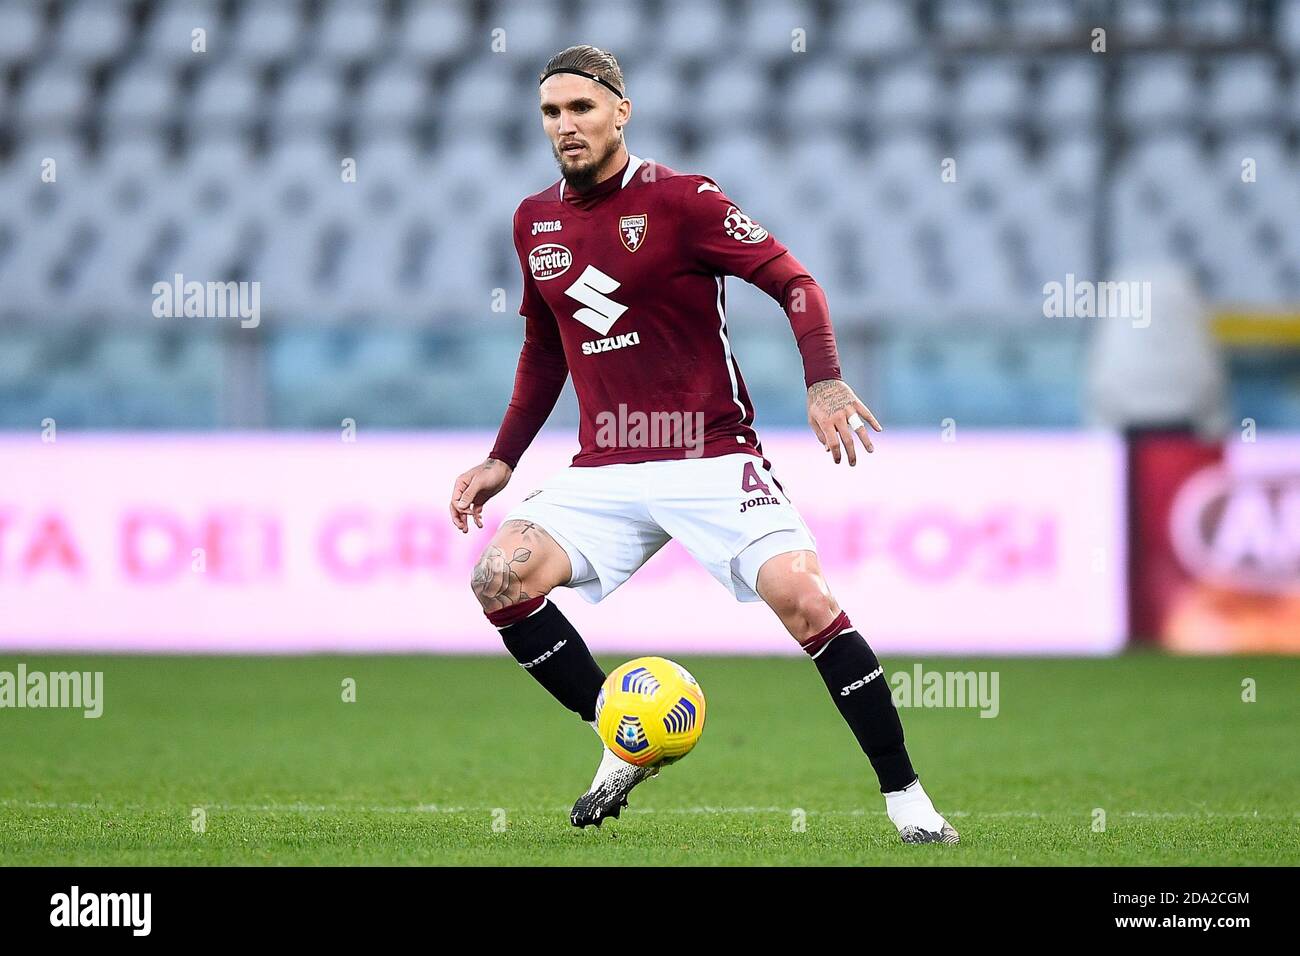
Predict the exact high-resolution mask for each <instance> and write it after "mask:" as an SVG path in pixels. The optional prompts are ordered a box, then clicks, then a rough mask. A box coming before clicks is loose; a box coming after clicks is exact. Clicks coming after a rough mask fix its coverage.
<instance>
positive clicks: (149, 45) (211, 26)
mask: <svg viewBox="0 0 1300 956" xmlns="http://www.w3.org/2000/svg"><path fill="white" fill-rule="evenodd" d="M284 6H286V7H287V6H288V4H284ZM196 29H202V30H204V31H206V41H205V42H206V46H207V52H206V53H203V54H199V53H196V52H195V51H194V46H193V44H194V31H195V30H196ZM229 46H230V44H229V35H228V27H227V25H226V24H225V22H224V21H223V19H222V17H221V7H220V5H219V4H218V3H216V2H214V0H206V2H204V0H172V2H169V3H165V4H162V5H160V6H158V7H156V8H155V13H154V16H153V17H152V18H151V19H150V21H149V22H148V24H147V26H146V28H145V37H144V48H145V50H146V51H147V53H148V56H149V57H150V58H151V59H156V60H160V61H165V62H171V63H176V64H180V63H182V62H186V61H193V60H194V58H195V57H197V56H205V57H215V56H218V55H220V54H221V53H224V52H225V51H226V50H228V49H229Z"/></svg>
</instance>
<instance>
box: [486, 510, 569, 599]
mask: <svg viewBox="0 0 1300 956" xmlns="http://www.w3.org/2000/svg"><path fill="white" fill-rule="evenodd" d="M515 525H518V527H516V526H515ZM568 566H569V559H568V556H567V555H566V554H565V553H564V551H563V550H562V549H561V548H560V547H559V545H557V544H556V543H555V542H554V540H553V539H552V538H551V537H550V536H549V535H546V534H545V533H544V532H542V531H541V530H540V529H539V528H537V527H536V526H535V525H532V524H529V523H526V522H518V523H516V522H506V524H504V525H502V527H501V530H500V531H498V532H497V535H496V537H494V538H493V539H492V543H491V544H489V545H488V546H487V547H486V548H484V549H483V553H482V554H480V555H479V558H478V561H476V562H475V563H474V570H473V572H472V573H471V575H470V589H471V590H472V591H473V592H474V596H475V597H476V598H477V599H478V602H479V603H480V604H481V605H482V606H483V609H484V610H485V611H495V610H499V609H501V608H504V607H509V606H510V605H512V604H518V603H519V602H521V601H527V600H529V599H530V598H535V597H538V596H539V595H543V594H549V593H550V592H551V590H552V589H553V588H556V587H558V586H559V585H561V584H563V583H564V581H566V580H568V578H567V576H566V575H567V570H568Z"/></svg>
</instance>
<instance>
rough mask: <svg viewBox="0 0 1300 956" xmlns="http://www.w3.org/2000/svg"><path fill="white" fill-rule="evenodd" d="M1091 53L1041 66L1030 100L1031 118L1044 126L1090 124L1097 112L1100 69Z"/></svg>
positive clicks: (1056, 59) (1058, 58) (1102, 75)
mask: <svg viewBox="0 0 1300 956" xmlns="http://www.w3.org/2000/svg"><path fill="white" fill-rule="evenodd" d="M1091 56H1092V55H1091V54H1082V55H1080V56H1077V57H1071V58H1068V59H1065V60H1064V61H1062V58H1060V57H1052V58H1050V59H1049V60H1048V61H1045V62H1044V64H1043V76H1042V86H1041V88H1040V90H1039V92H1038V94H1037V95H1036V96H1033V97H1031V98H1030V102H1029V104H1028V106H1029V108H1030V109H1031V110H1032V111H1033V113H1034V118H1035V119H1036V120H1037V121H1038V122H1039V123H1042V124H1044V125H1046V126H1048V127H1062V126H1077V125H1079V124H1086V123H1091V122H1093V121H1094V120H1096V119H1097V117H1098V115H1099V114H1100V112H1101V105H1102V104H1101V97H1102V81H1103V77H1104V73H1103V67H1102V65H1101V64H1100V63H1098V62H1097V61H1096V60H1095V59H1091V58H1090V57H1091Z"/></svg>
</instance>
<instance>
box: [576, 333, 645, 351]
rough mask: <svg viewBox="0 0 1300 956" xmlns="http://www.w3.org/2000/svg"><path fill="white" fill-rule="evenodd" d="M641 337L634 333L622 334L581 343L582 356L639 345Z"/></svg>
mask: <svg viewBox="0 0 1300 956" xmlns="http://www.w3.org/2000/svg"><path fill="white" fill-rule="evenodd" d="M640 344H641V336H640V335H639V334H638V333H636V332H624V333H623V334H622V335H611V336H610V337H609V338H607V339H594V340H593V341H591V342H583V343H582V354H583V355H595V354H596V353H597V352H608V351H610V350H611V349H623V348H627V347H628V346H629V345H640Z"/></svg>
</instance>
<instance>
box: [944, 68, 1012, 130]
mask: <svg viewBox="0 0 1300 956" xmlns="http://www.w3.org/2000/svg"><path fill="white" fill-rule="evenodd" d="M1024 86H1025V81H1024V76H1023V72H1022V69H1021V68H1020V66H1019V64H1017V63H1016V61H1014V60H1010V59H1008V58H1006V57H999V58H997V59H991V58H980V59H977V60H970V61H967V62H966V63H964V64H963V65H962V70H961V72H960V74H959V76H958V80H957V90H956V98H955V99H956V102H955V112H954V116H955V118H956V119H957V121H958V122H959V123H960V124H961V125H962V126H964V127H966V126H969V127H981V126H984V125H985V124H988V123H1008V122H1011V121H1012V120H1013V119H1015V118H1016V117H1018V116H1019V115H1020V114H1021V112H1022V111H1023V109H1024V106H1023V104H1024V100H1025V93H1024Z"/></svg>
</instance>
